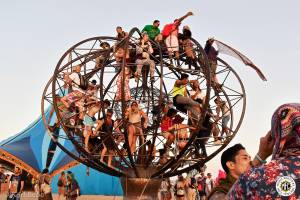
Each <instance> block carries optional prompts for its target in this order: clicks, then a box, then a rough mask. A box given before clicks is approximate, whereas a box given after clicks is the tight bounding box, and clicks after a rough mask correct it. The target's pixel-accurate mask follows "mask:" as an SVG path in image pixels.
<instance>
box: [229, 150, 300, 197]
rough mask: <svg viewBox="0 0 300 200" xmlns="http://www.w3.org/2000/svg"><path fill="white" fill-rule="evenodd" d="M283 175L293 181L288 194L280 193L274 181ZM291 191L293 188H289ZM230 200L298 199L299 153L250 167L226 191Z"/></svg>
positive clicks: (299, 182)
mask: <svg viewBox="0 0 300 200" xmlns="http://www.w3.org/2000/svg"><path fill="white" fill-rule="evenodd" d="M284 176H288V177H291V178H292V179H293V180H294V181H295V185H294V186H295V187H296V188H295V189H294V192H292V193H291V194H290V195H288V196H286V195H281V194H282V193H281V194H280V193H279V192H278V191H277V190H278V189H276V182H278V179H279V178H281V177H284ZM291 191H293V190H291ZM228 198H229V199H230V200H235V199H242V200H260V199H266V200H271V199H275V200H297V199H300V155H297V156H289V157H281V158H278V159H276V160H272V161H271V162H270V163H268V164H266V165H263V166H260V167H258V168H252V169H250V170H249V171H247V172H246V173H244V174H243V175H241V176H240V178H239V179H238V180H237V182H236V183H235V184H234V185H233V186H232V188H231V190H230V191H229V193H228Z"/></svg>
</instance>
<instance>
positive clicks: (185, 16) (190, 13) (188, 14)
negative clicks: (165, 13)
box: [178, 11, 194, 23]
mask: <svg viewBox="0 0 300 200" xmlns="http://www.w3.org/2000/svg"><path fill="white" fill-rule="evenodd" d="M193 14H194V13H192V12H191V11H190V12H188V13H186V14H185V15H184V16H182V17H180V18H179V19H178V21H179V22H180V23H181V22H182V21H183V20H184V19H185V18H187V17H188V16H192V15H193Z"/></svg>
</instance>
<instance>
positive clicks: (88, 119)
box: [83, 114, 95, 127]
mask: <svg viewBox="0 0 300 200" xmlns="http://www.w3.org/2000/svg"><path fill="white" fill-rule="evenodd" d="M83 124H84V125H85V126H89V127H92V126H94V124H95V122H94V120H93V118H92V117H90V116H89V115H87V114H86V115H84V119H83Z"/></svg>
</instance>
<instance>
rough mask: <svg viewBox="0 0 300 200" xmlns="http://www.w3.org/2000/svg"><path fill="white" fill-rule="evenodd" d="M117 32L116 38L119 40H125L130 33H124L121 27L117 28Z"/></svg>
mask: <svg viewBox="0 0 300 200" xmlns="http://www.w3.org/2000/svg"><path fill="white" fill-rule="evenodd" d="M116 32H117V36H116V38H118V39H120V40H121V39H124V38H125V37H127V36H128V33H127V32H125V31H123V29H122V27H121V26H117V27H116Z"/></svg>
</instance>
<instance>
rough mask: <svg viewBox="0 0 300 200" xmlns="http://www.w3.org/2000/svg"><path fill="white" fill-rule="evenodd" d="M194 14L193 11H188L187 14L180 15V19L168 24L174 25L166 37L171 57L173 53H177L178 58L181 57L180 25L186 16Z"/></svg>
mask: <svg viewBox="0 0 300 200" xmlns="http://www.w3.org/2000/svg"><path fill="white" fill-rule="evenodd" d="M192 15H193V13H192V12H188V13H187V14H185V15H184V16H182V17H180V18H179V19H175V20H174V22H173V23H171V24H168V25H166V26H168V27H170V26H172V28H171V30H170V32H169V33H168V36H167V37H166V39H165V43H166V46H167V50H168V53H169V55H170V57H172V55H173V54H175V57H176V59H179V42H178V31H179V26H180V24H181V22H182V21H183V20H184V19H185V18H187V17H188V16H192ZM166 26H165V27H166ZM163 34H164V31H163ZM165 36H166V35H165Z"/></svg>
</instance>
